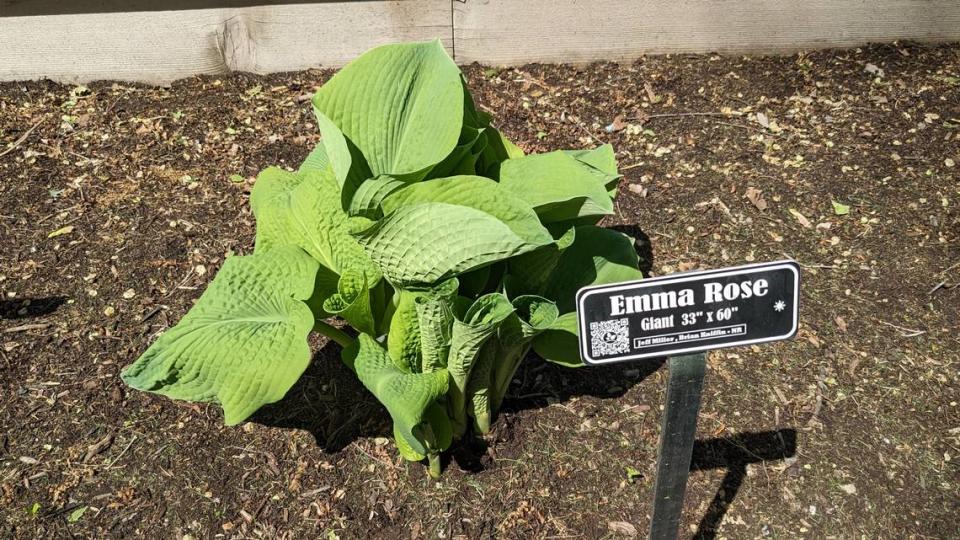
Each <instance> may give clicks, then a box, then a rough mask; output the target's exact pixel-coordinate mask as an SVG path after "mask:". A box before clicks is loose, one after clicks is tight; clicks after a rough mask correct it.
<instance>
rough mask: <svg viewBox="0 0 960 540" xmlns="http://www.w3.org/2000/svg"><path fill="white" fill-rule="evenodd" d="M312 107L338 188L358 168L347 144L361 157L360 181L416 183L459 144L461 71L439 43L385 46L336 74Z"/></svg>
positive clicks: (461, 102)
mask: <svg viewBox="0 0 960 540" xmlns="http://www.w3.org/2000/svg"><path fill="white" fill-rule="evenodd" d="M313 107H314V112H315V113H316V115H317V120H318V123H319V126H320V131H321V133H322V134H323V140H324V142H325V144H326V150H327V154H328V155H329V157H330V161H331V162H332V163H333V168H334V170H335V171H336V173H337V177H338V178H339V179H340V182H341V184H344V183H345V180H346V178H347V175H348V172H349V171H350V169H352V168H354V167H356V166H357V163H355V162H356V161H357V160H356V159H354V157H355V156H353V155H351V152H350V151H349V149H350V147H351V146H353V147H355V148H356V149H357V150H358V151H359V152H360V153H361V154H362V155H363V161H364V164H363V165H364V166H365V167H368V169H369V173H370V174H369V175H367V176H365V178H371V177H376V176H380V175H390V176H393V177H394V178H402V179H404V180H416V179H420V178H423V176H424V175H425V174H426V173H427V172H429V170H430V168H432V167H433V166H434V165H436V164H437V163H439V162H440V161H441V160H443V159H444V158H445V157H446V156H447V155H448V154H450V152H451V151H452V150H453V149H454V147H456V145H457V141H458V139H459V136H460V128H461V124H462V121H463V88H462V85H461V79H460V70H459V69H458V68H457V66H456V64H454V62H453V60H451V59H450V57H449V56H448V55H447V52H446V50H444V48H443V46H442V45H441V44H440V42H439V41H438V40H437V41H431V42H426V43H404V44H397V45H384V46H381V47H377V48H375V49H373V50H371V51H368V52H367V53H365V54H364V55H362V56H361V57H360V58H357V59H356V60H354V61H353V62H351V63H350V64H349V65H347V66H346V67H344V68H343V69H341V70H340V71H339V72H338V73H337V74H336V75H334V76H333V78H332V79H330V80H329V81H328V82H327V83H326V84H324V85H323V87H321V88H320V90H318V91H317V93H316V94H315V95H314V96H313ZM331 128H336V129H331Z"/></svg>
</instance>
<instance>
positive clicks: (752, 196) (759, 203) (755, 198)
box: [745, 187, 767, 212]
mask: <svg viewBox="0 0 960 540" xmlns="http://www.w3.org/2000/svg"><path fill="white" fill-rule="evenodd" d="M745 195H746V197H747V200H749V201H750V202H751V203H752V204H753V205H754V206H755V207H757V210H760V211H761V212H762V211H764V210H766V209H767V201H766V199H764V198H763V192H762V191H760V190H759V189H757V188H755V187H748V188H747V192H746V193H745Z"/></svg>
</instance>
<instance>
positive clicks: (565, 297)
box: [543, 225, 643, 313]
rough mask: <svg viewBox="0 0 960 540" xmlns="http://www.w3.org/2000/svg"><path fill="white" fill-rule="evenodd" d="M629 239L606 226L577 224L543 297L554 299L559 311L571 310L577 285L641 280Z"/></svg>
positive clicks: (631, 242) (634, 251) (574, 301)
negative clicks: (569, 243)
mask: <svg viewBox="0 0 960 540" xmlns="http://www.w3.org/2000/svg"><path fill="white" fill-rule="evenodd" d="M638 265H639V257H638V256H637V252H636V250H635V249H634V247H633V239H631V238H630V237H629V236H627V235H625V234H623V233H620V232H617V231H614V230H610V229H603V228H600V227H594V226H592V225H585V226H582V227H577V231H576V237H575V238H574V241H573V244H572V245H571V246H570V247H569V248H567V249H566V250H564V251H563V253H561V254H560V258H559V259H558V260H557V265H556V267H554V270H553V273H552V274H551V275H550V279H549V280H548V281H547V283H546V286H545V287H544V293H543V296H546V297H547V298H552V299H553V300H554V301H556V302H557V307H559V308H560V313H567V312H570V311H573V310H574V308H575V305H576V299H575V297H576V294H577V291H578V290H580V288H581V287H586V286H587V285H602V284H605V283H617V282H620V281H631V280H636V279H641V278H642V277H643V274H642V273H641V272H640V270H639V269H638Z"/></svg>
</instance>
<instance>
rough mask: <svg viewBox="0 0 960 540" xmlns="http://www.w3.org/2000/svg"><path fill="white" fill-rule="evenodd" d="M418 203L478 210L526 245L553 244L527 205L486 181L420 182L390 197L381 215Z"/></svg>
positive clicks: (465, 178)
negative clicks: (497, 221)
mask: <svg viewBox="0 0 960 540" xmlns="http://www.w3.org/2000/svg"><path fill="white" fill-rule="evenodd" d="M420 203H445V204H456V205H459V206H464V207H467V208H472V209H474V210H480V211H481V212H484V213H486V214H489V215H490V216H492V217H494V218H496V219H497V220H499V221H501V222H503V223H504V224H506V226H507V227H509V228H510V230H511V231H513V233H514V234H515V235H516V236H518V237H520V238H522V239H523V240H524V241H525V242H527V243H529V244H534V245H542V246H545V245H548V244H552V243H553V237H552V236H550V232H549V231H547V229H546V228H545V227H544V226H543V225H541V224H540V220H539V219H537V214H536V212H534V211H533V210H531V209H530V205H529V204H527V203H526V202H524V201H523V199H521V198H519V197H516V196H514V195H513V194H512V193H510V192H509V191H505V190H504V189H503V188H502V187H501V186H500V184H498V183H496V182H494V181H493V180H490V179H489V178H483V177H481V176H451V177H449V178H439V179H436V180H430V181H427V182H420V183H418V184H414V185H411V186H409V187H407V188H405V189H403V190H400V191H398V192H396V193H394V194H393V195H390V196H389V197H387V198H386V199H384V201H383V204H382V205H381V207H382V208H383V211H384V213H385V214H389V213H390V212H393V211H395V210H397V209H399V208H402V207H404V206H410V205H414V204H420Z"/></svg>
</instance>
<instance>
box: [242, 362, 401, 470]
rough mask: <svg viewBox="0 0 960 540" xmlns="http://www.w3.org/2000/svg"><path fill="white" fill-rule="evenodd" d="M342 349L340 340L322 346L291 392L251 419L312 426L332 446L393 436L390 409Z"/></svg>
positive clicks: (323, 445)
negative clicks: (344, 357) (350, 364)
mask: <svg viewBox="0 0 960 540" xmlns="http://www.w3.org/2000/svg"><path fill="white" fill-rule="evenodd" d="M340 350H341V349H340V346H339V345H337V344H335V343H327V344H325V345H324V346H323V347H321V348H320V349H319V350H318V351H317V352H316V353H315V354H314V355H313V358H312V359H311V361H310V365H309V366H308V367H307V370H306V371H305V372H304V373H303V375H302V376H301V377H300V380H299V381H297V384H295V385H294V386H293V388H291V389H290V391H289V392H287V395H286V396H284V398H283V399H282V400H280V401H278V402H276V403H273V404H270V405H266V406H264V407H262V408H261V409H260V410H259V411H257V412H256V414H254V415H253V417H252V418H251V419H250V420H251V421H252V422H256V423H258V424H261V425H264V426H270V427H280V428H293V429H302V430H306V431H308V432H310V434H311V435H313V437H314V439H316V441H317V445H318V446H320V448H322V449H323V450H324V451H326V452H338V451H340V450H343V449H344V448H346V447H347V446H349V445H350V443H352V442H353V441H355V440H357V439H359V438H364V437H390V436H392V435H393V429H392V424H391V420H390V416H389V415H388V414H387V411H386V409H384V408H383V406H382V405H381V404H380V403H379V402H378V401H377V399H376V398H375V397H373V395H372V394H370V392H368V391H367V389H366V388H364V387H363V384H361V383H360V380H359V379H357V376H356V375H355V374H354V373H353V372H352V371H350V368H348V367H347V366H346V365H344V364H343V362H341V361H340Z"/></svg>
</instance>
